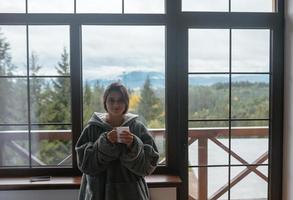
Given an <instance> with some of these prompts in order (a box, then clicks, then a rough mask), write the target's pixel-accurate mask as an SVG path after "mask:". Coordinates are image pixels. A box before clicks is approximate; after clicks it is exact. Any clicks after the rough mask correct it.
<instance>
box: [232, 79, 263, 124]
mask: <svg viewBox="0 0 293 200" xmlns="http://www.w3.org/2000/svg"><path fill="white" fill-rule="evenodd" d="M231 87H232V89H231V90H232V91H231V93H232V94H231V115H232V116H231V117H232V118H236V119H237V118H238V119H239V118H242V119H263V118H264V119H266V118H268V117H269V75H232V86H231Z"/></svg>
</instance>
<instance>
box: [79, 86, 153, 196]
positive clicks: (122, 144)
mask: <svg viewBox="0 0 293 200" xmlns="http://www.w3.org/2000/svg"><path fill="white" fill-rule="evenodd" d="M103 101H104V108H105V110H106V113H96V112H95V113H94V114H93V116H92V117H91V119H90V120H89V122H88V124H87V126H86V127H85V128H84V130H83V132H82V134H81V136H80V138H79V140H78V141H77V144H76V148H75V150H76V152H77V161H78V167H79V169H80V170H81V171H82V172H83V176H82V181H81V187H80V192H79V200H149V192H148V187H147V185H146V182H145V180H144V176H146V175H149V174H151V173H152V172H153V171H154V169H155V168H156V166H157V163H158V159H159V154H158V150H157V147H156V145H155V143H154V140H153V138H152V136H151V135H150V134H149V133H148V130H147V129H146V127H145V126H144V125H143V124H142V123H141V122H139V121H138V120H137V117H138V116H137V115H134V114H130V113H127V110H128V105H129V96H128V93H127V89H126V88H125V87H124V86H123V85H121V84H120V83H112V84H111V85H109V86H108V87H107V89H106V90H105V93H104V96H103ZM120 126H127V127H129V131H123V132H122V134H119V140H118V136H117V131H116V127H120ZM118 141H119V143H118Z"/></svg>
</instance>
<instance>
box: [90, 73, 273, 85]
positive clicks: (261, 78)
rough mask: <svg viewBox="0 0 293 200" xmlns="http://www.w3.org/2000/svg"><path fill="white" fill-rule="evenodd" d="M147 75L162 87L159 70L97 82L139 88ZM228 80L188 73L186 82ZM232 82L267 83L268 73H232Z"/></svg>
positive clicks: (123, 75) (163, 79)
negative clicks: (120, 83) (118, 82)
mask: <svg viewBox="0 0 293 200" xmlns="http://www.w3.org/2000/svg"><path fill="white" fill-rule="evenodd" d="M147 77H149V79H150V80H151V83H152V86H153V87H154V88H164V87H165V86H164V85H165V75H164V74H163V73H161V72H144V71H132V72H129V73H123V74H121V75H119V76H118V77H117V78H116V79H112V80H109V79H100V80H99V82H100V84H101V85H103V86H107V85H109V84H110V83H112V82H114V81H121V82H122V83H123V84H124V85H125V86H126V87H128V88H131V89H139V88H141V87H142V86H143V84H144V82H145V79H146V78H147ZM96 81H97V80H91V81H90V82H89V83H90V85H93V84H94V83H95V82H96ZM228 81H229V76H228V75H190V76H189V79H188V82H189V85H204V86H209V85H213V84H215V83H225V82H226V83H227V82H228ZM232 81H233V82H242V81H249V82H264V83H268V82H269V79H268V75H233V76H232Z"/></svg>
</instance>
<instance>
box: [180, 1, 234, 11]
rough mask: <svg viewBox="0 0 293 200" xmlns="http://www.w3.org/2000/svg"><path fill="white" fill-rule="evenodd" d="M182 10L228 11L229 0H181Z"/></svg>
mask: <svg viewBox="0 0 293 200" xmlns="http://www.w3.org/2000/svg"><path fill="white" fill-rule="evenodd" d="M182 11H218V12H228V11H229V0H204V1H203V0H182Z"/></svg>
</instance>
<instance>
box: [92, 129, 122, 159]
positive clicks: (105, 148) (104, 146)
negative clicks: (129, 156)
mask: <svg viewBox="0 0 293 200" xmlns="http://www.w3.org/2000/svg"><path fill="white" fill-rule="evenodd" d="M97 145H98V151H99V153H101V154H103V155H104V156H107V157H109V159H111V160H114V159H117V158H118V157H119V155H120V152H121V148H119V145H118V144H112V143H111V142H109V141H108V139H107V133H103V134H101V136H100V137H99V139H98V140H97Z"/></svg>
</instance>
